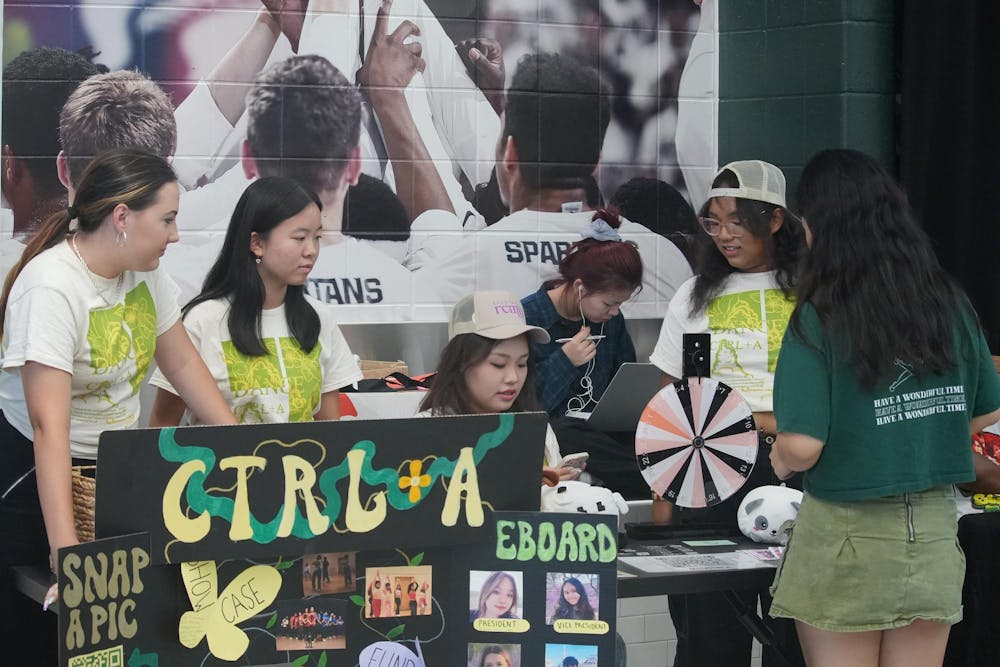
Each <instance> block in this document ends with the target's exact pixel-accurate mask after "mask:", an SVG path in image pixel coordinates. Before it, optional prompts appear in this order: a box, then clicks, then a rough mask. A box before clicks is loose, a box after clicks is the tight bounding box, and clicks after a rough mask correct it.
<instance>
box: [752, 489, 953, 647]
mask: <svg viewBox="0 0 1000 667" xmlns="http://www.w3.org/2000/svg"><path fill="white" fill-rule="evenodd" d="M964 577H965V554H963V553H962V549H961V547H959V545H958V519H957V514H956V511H955V494H954V490H953V487H951V486H941V487H936V488H933V489H929V490H927V491H921V492H918V493H909V494H904V495H898V496H887V497H885V498H876V499H873V500H860V501H849V502H829V501H825V500H820V499H818V498H816V497H815V496H811V495H809V494H808V493H807V494H805V497H804V499H803V501H802V509H801V510H800V511H799V515H798V517H797V519H796V520H795V524H794V525H793V527H792V531H791V537H790V538H789V540H788V545H787V549H786V550H785V555H784V558H783V559H782V562H781V565H780V567H779V568H778V572H777V573H776V574H775V577H774V584H773V585H772V586H771V594H772V595H773V596H774V602H773V604H772V605H771V616H775V617H784V618H794V619H797V620H799V621H802V622H804V623H808V624H809V625H812V626H814V627H817V628H820V629H822V630H831V631H834V632H864V631H868V630H889V629H892V628H900V627H903V626H906V625H909V624H910V623H912V622H913V621H915V620H917V619H926V620H931V621H939V622H941V623H947V624H953V623H957V622H958V621H960V620H962V581H963V579H964Z"/></svg>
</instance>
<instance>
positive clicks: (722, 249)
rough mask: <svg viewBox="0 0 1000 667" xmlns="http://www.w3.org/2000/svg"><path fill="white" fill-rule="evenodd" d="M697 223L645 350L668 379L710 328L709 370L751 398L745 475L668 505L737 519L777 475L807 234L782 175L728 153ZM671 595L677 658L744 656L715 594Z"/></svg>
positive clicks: (683, 666)
mask: <svg viewBox="0 0 1000 667" xmlns="http://www.w3.org/2000/svg"><path fill="white" fill-rule="evenodd" d="M699 223H700V224H701V227H702V230H703V231H704V232H705V233H704V234H702V235H701V238H700V239H698V241H697V242H696V243H697V244H698V248H697V251H696V252H697V254H696V261H695V274H696V275H695V277H694V278H691V279H690V280H688V281H687V282H686V283H684V284H683V285H681V287H680V288H679V289H678V290H677V293H676V294H675V295H674V297H673V298H672V299H671V301H670V306H669V307H668V308H667V313H666V315H665V316H664V319H663V326H662V328H661V330H660V337H659V340H658V341H657V343H656V347H655V348H654V350H653V353H652V354H651V355H650V357H649V360H650V362H652V363H653V364H655V365H656V366H658V367H659V368H660V370H661V371H663V373H664V384H667V383H669V382H674V381H675V380H676V379H677V378H680V377H681V375H682V368H683V359H682V351H683V339H684V334H688V333H707V334H710V336H711V342H710V355H709V369H708V370H709V374H710V375H711V377H712V378H714V379H717V380H720V381H722V382H724V383H726V384H728V385H729V386H731V387H733V388H734V389H736V390H737V391H739V392H740V394H742V396H743V397H744V398H745V399H746V400H747V402H748V403H749V404H750V408H751V409H752V410H753V412H754V418H755V420H756V422H757V426H758V428H759V429H760V443H761V445H760V446H761V451H760V452H759V453H758V454H757V462H756V464H755V465H754V467H753V470H752V471H751V473H750V478H749V479H748V480H747V482H746V483H745V484H744V485H743V487H742V488H741V489H740V490H739V491H737V492H736V493H735V494H733V495H732V496H730V497H729V498H728V499H726V500H725V501H723V502H721V503H718V504H717V505H713V506H712V507H708V508H704V509H695V510H692V509H686V508H674V511H673V512H672V514H673V517H672V519H673V520H672V523H674V524H684V525H692V524H693V525H697V524H705V523H712V524H717V523H725V524H729V525H731V526H733V527H734V528H735V527H736V509H737V507H739V504H740V501H741V500H742V498H743V496H745V495H746V493H747V492H749V491H750V490H751V489H752V488H754V487H757V486H762V485H765V484H776V483H778V478H777V477H776V476H775V474H774V471H773V470H772V469H771V466H770V465H769V464H768V461H767V454H768V452H769V451H770V443H773V442H774V432H775V426H774V413H773V412H772V390H773V386H774V368H775V365H776V364H777V361H778V350H779V348H780V345H781V339H782V336H783V335H784V333H785V328H786V326H787V325H788V318H789V316H791V314H792V310H793V308H794V307H795V300H794V277H795V270H796V267H797V264H798V261H799V257H800V256H801V254H802V253H803V252H804V250H805V238H804V232H803V230H802V225H801V224H800V222H799V221H798V220H797V219H796V218H795V217H794V216H792V215H791V214H790V213H789V212H788V210H787V208H786V205H785V177H784V175H783V174H782V173H781V170H780V169H778V168H777V167H775V166H774V165H773V164H769V163H767V162H762V161H760V160H743V161H739V162H731V163H729V164H727V165H726V166H724V167H723V168H722V169H721V170H720V171H719V173H718V174H717V175H716V176H715V179H714V180H713V181H712V189H711V191H709V193H708V201H707V202H706V203H705V205H704V206H703V207H702V209H701V211H700V214H699ZM657 506H661V505H660V504H659V503H657ZM671 507H673V506H672V505H671V504H670V503H663V504H662V508H663V509H665V510H667V511H665V512H663V514H664V515H666V516H664V517H661V518H667V517H669V515H670V514H671V512H670V511H669V510H670V508H671ZM758 594H759V595H760V597H761V602H762V607H763V610H764V612H765V613H766V612H767V609H768V607H769V606H770V598H769V597H768V596H767V593H766V591H748V592H746V593H741V596H742V597H743V598H744V601H745V602H746V604H747V605H748V606H750V607H751V608H756V607H757V597H758ZM669 604H670V614H671V617H672V618H673V620H674V625H675V627H676V628H677V660H676V661H675V662H674V665H675V667H687V666H688V665H698V666H699V667H700V666H702V665H706V666H709V667H712V666H715V665H719V666H726V667H729V666H732V665H749V664H750V648H751V637H750V633H749V632H747V631H746V630H745V629H744V628H743V626H742V625H741V624H740V622H739V620H738V618H737V616H736V613H735V611H734V610H733V608H732V607H731V606H730V605H729V603H728V602H727V601H726V600H725V599H724V598H723V596H722V595H721V594H711V593H710V594H698V595H672V596H670V598H669ZM776 630H777V631H778V634H779V636H778V638H777V640H778V643H779V644H781V645H782V648H783V649H784V651H785V652H786V653H788V654H796V653H797V652H798V647H797V642H796V639H795V634H794V629H793V628H792V626H791V624H789V623H787V622H782V623H781V624H780V626H779V627H777V628H776ZM720 637H724V638H725V639H724V640H722V641H720V639H719V638H720ZM772 650H773V649H772V648H771V647H765V650H764V652H763V659H762V662H763V664H764V665H765V666H766V665H768V664H783V663H778V662H773V661H775V660H777V656H774V655H773V653H772ZM796 657H797V656H796Z"/></svg>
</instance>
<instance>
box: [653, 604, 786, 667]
mask: <svg viewBox="0 0 1000 667" xmlns="http://www.w3.org/2000/svg"><path fill="white" fill-rule="evenodd" d="M737 595H738V596H739V598H740V599H741V600H742V602H743V604H745V605H746V606H747V607H749V608H750V609H751V610H752V611H754V612H756V609H757V602H758V600H759V601H760V606H761V614H762V615H763V617H764V618H765V620H766V623H767V625H768V627H769V628H770V629H771V631H772V632H773V633H774V642H775V643H776V644H777V645H778V646H780V647H781V650H782V652H783V653H784V654H785V656H786V657H788V659H789V660H791V661H792V665H795V666H797V667H798V666H801V667H805V660H803V658H802V651H801V649H800V648H799V639H798V635H797V634H796V633H795V623H794V621H791V620H789V619H787V618H767V613H768V611H769V610H770V609H771V596H770V595H768V593H767V591H766V590H761V591H740V592H738V593H737ZM667 605H668V607H669V608H670V618H671V620H673V622H674V630H675V631H676V632H677V652H676V654H675V657H674V667H747V666H748V665H749V664H750V652H751V646H752V641H753V637H752V636H751V635H750V632H749V631H748V630H747V629H746V628H745V627H743V625H742V624H741V623H740V621H739V618H738V617H737V614H736V610H735V609H734V608H733V606H732V605H731V604H730V603H729V601H728V600H726V598H725V596H724V595H723V594H722V593H697V594H692V595H670V596H668V597H667ZM761 664H762V665H763V666H764V667H779V666H780V667H784V665H785V663H784V662H782V660H781V659H780V658H779V657H778V655H777V653H776V652H775V651H774V649H773V648H771V647H769V646H764V647H763V652H762V659H761Z"/></svg>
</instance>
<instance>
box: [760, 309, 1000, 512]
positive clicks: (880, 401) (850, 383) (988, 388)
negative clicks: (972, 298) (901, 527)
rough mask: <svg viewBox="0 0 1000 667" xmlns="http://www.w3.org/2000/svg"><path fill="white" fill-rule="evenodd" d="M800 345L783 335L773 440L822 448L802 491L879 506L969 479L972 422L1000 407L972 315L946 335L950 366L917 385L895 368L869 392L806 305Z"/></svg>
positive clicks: (999, 389) (999, 384) (901, 364)
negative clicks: (803, 439)
mask: <svg viewBox="0 0 1000 667" xmlns="http://www.w3.org/2000/svg"><path fill="white" fill-rule="evenodd" d="M801 318H802V319H801V322H802V330H803V334H804V335H805V337H806V339H808V340H809V341H810V342H812V343H813V345H814V346H810V345H807V344H806V343H805V342H804V341H803V340H802V339H801V338H800V337H799V336H797V335H796V333H795V331H794V330H793V329H792V328H791V327H789V328H788V331H787V332H786V334H785V338H784V341H783V342H782V345H781V352H780V354H779V356H778V367H777V370H776V371H775V381H774V412H775V417H776V418H777V421H778V431H779V432H785V433H801V434H804V435H808V436H812V437H813V438H816V439H817V440H821V441H822V442H823V443H825V446H824V447H823V452H822V454H820V457H819V460H818V461H817V462H816V465H815V466H813V468H812V469H810V470H808V471H806V473H805V475H804V480H803V481H804V487H805V490H806V491H808V492H809V493H811V494H813V495H815V496H816V497H818V498H823V499H826V500H832V501H843V500H861V499H866V498H879V497H883V496H890V495H895V494H900V493H907V492H913V491H921V490H923V489H928V488H931V487H934V486H938V485H941V484H955V483H959V482H968V481H971V480H973V479H975V473H974V472H973V469H972V449H971V444H970V439H969V422H970V420H971V419H972V418H973V417H976V416H980V415H984V414H987V413H989V412H992V411H993V410H995V409H997V408H998V407H1000V380H998V377H997V371H996V368H995V367H994V366H993V361H992V359H991V357H990V351H989V348H988V347H987V345H986V341H985V339H984V338H983V335H982V332H981V331H980V330H979V326H978V324H977V322H976V320H975V318H974V316H973V314H972V313H971V312H968V311H967V312H965V313H963V314H962V316H961V317H960V318H958V320H957V321H956V323H955V325H954V327H953V332H954V333H953V346H954V354H955V359H956V361H957V366H956V368H955V369H953V370H952V371H950V372H948V373H946V374H944V375H926V376H924V377H919V378H918V377H917V376H915V375H914V374H913V372H912V371H913V367H912V365H910V364H908V363H906V362H905V361H901V360H898V359H897V360H896V361H895V366H894V371H896V372H894V373H893V374H892V376H891V378H889V379H887V380H885V381H883V382H880V383H879V384H878V385H877V386H876V387H875V388H874V389H873V390H871V391H869V390H866V389H864V388H862V386H861V385H860V383H859V382H858V380H857V378H856V376H855V373H854V370H853V368H852V367H850V366H848V365H847V360H846V358H845V356H844V354H843V352H842V350H841V346H839V345H835V344H834V343H833V341H832V340H831V339H830V335H829V333H828V332H827V331H825V330H824V328H823V326H822V325H821V323H820V320H819V316H818V314H817V313H816V311H815V309H814V308H813V307H812V306H811V305H806V306H804V307H803V308H802V313H801Z"/></svg>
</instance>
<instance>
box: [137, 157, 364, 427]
mask: <svg viewBox="0 0 1000 667" xmlns="http://www.w3.org/2000/svg"><path fill="white" fill-rule="evenodd" d="M320 207H321V204H320V201H319V198H318V197H317V196H316V195H315V194H314V193H312V192H309V191H308V190H306V189H305V188H303V187H302V186H300V185H299V184H298V183H296V182H295V181H293V180H290V179H287V178H282V177H279V176H269V177H267V178H261V179H259V180H257V181H254V182H253V183H251V184H250V186H249V187H247V189H246V191H245V192H244V193H243V196H242V197H241V198H240V201H239V202H238V203H237V204H236V209H235V210H234V211H233V216H232V219H231V220H230V223H229V228H228V230H227V231H226V238H225V240H224V241H223V244H222V250H221V251H220V252H219V257H218V259H216V261H215V264H214V265H213V266H212V268H211V270H209V272H208V276H207V277H206V278H205V285H204V287H203V288H202V291H201V294H199V295H198V296H197V297H195V298H194V299H193V300H192V301H191V302H190V303H188V304H187V305H186V306H184V309H183V317H184V326H185V327H186V328H187V330H188V333H189V334H190V335H191V339H192V341H193V342H194V344H195V346H196V347H197V348H198V349H199V351H200V352H201V355H202V357H203V358H204V359H205V363H206V364H207V365H208V368H209V370H210V371H211V372H212V375H213V376H214V378H215V381H216V384H217V385H218V387H219V389H220V391H222V394H223V396H225V397H226V399H227V400H228V401H229V404H230V405H231V406H232V409H233V412H234V414H235V415H236V417H237V419H239V420H240V423H262V422H269V423H273V422H290V421H311V420H314V419H316V420H326V419H338V418H339V417H340V409H339V405H338V403H339V390H340V388H341V387H344V386H346V385H348V384H351V383H353V382H355V381H357V380H359V379H360V378H361V371H360V369H359V368H358V364H357V361H356V360H355V359H354V356H353V355H352V354H351V351H350V349H349V348H348V347H347V342H346V341H345V340H344V336H343V334H341V332H340V329H339V328H338V327H337V325H336V324H335V323H334V322H333V318H332V317H331V314H330V309H329V308H327V307H325V306H324V305H323V304H321V303H319V302H317V301H314V300H313V299H311V298H310V297H308V296H306V293H305V289H304V287H303V286H304V285H305V282H306V279H307V277H308V276H309V271H310V270H311V269H312V267H313V264H314V263H315V262H316V258H317V257H318V255H319V245H320V244H319V241H320V235H321V233H322V229H321V224H320ZM150 383H151V384H153V385H155V386H157V387H158V388H159V389H158V390H157V394H156V401H155V403H154V404H153V411H152V413H151V415H150V425H151V426H173V425H177V424H179V423H180V422H181V418H182V417H183V414H184V411H185V408H186V406H185V404H184V402H183V401H182V400H181V398H180V397H179V396H177V395H176V392H175V391H174V389H173V387H172V386H171V385H170V383H169V382H167V380H166V378H164V377H162V376H161V375H160V374H159V373H154V375H153V377H152V378H151V379H150Z"/></svg>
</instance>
